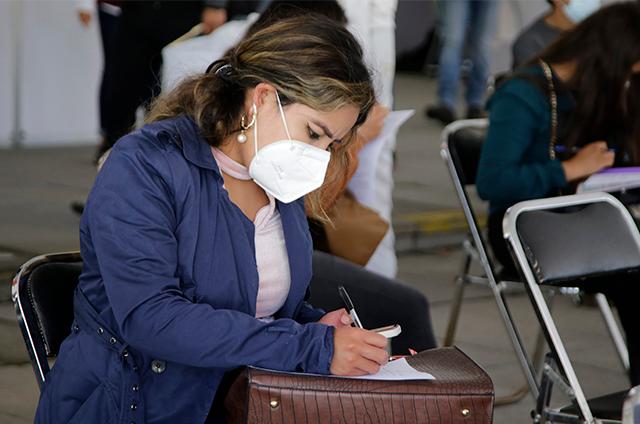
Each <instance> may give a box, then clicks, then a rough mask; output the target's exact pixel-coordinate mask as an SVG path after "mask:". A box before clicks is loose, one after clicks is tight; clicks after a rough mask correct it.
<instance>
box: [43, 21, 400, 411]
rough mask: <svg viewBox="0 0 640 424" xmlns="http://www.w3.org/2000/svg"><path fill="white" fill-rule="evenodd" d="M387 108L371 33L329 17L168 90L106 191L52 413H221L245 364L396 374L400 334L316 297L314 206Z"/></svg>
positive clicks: (92, 229) (120, 153)
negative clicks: (233, 377)
mask: <svg viewBox="0 0 640 424" xmlns="http://www.w3.org/2000/svg"><path fill="white" fill-rule="evenodd" d="M374 102H375V96H374V90H373V84H372V81H371V77H370V74H369V70H368V69H367V67H366V66H365V64H364V61H363V57H362V49H361V48H360V46H359V45H358V43H357V41H356V40H355V39H354V38H353V36H352V35H351V34H350V33H349V32H348V31H346V30H345V29H344V28H343V27H342V26H341V25H338V24H336V23H334V22H333V21H331V20H329V19H327V18H324V17H322V16H319V15H313V14H308V15H306V16H304V17H301V18H292V19H288V20H284V21H281V22H278V23H276V24H273V25H271V26H269V27H267V28H265V29H263V30H261V31H258V32H257V33H255V34H253V35H252V36H250V37H249V38H247V39H245V40H243V41H242V42H241V43H240V44H239V45H238V46H237V47H235V48H234V49H233V50H231V51H230V52H229V53H228V54H226V55H225V57H223V58H222V59H221V60H220V61H217V62H215V63H213V64H212V66H211V69H210V71H209V72H206V73H204V74H200V75H197V76H195V77H193V78H190V79H187V80H185V81H184V82H183V83H181V84H180V85H179V86H178V87H177V88H176V89H175V90H173V91H172V92H170V93H168V94H167V95H166V96H164V97H161V98H160V99H158V100H157V102H156V103H155V104H154V105H153V106H152V109H151V112H150V114H149V117H148V118H147V122H148V123H147V124H146V125H145V126H143V127H142V128H141V129H140V130H138V131H135V132H133V133H131V134H129V135H127V136H125V137H124V138H123V139H122V140H121V141H120V142H118V143H117V144H116V146H115V147H114V148H113V151H112V153H111V155H110V156H109V158H108V159H107V160H106V162H105V164H104V166H103V168H102V170H101V171H100V173H99V174H98V177H97V178H96V182H95V185H94V187H93V189H92V191H91V194H90V195H89V198H88V201H87V206H86V210H85V211H84V213H83V216H82V221H81V224H80V244H81V252H82V257H83V261H84V264H83V272H82V275H81V276H80V280H79V283H78V287H77V290H76V293H75V298H74V314H75V317H74V318H75V319H74V323H73V331H72V332H71V334H70V335H69V336H68V337H67V338H66V340H65V341H64V342H63V343H62V346H61V348H60V354H59V355H58V358H57V360H56V363H55V365H54V366H53V368H52V370H51V373H50V374H49V375H48V378H47V384H46V385H45V387H44V389H43V391H42V394H41V398H40V403H39V405H38V410H37V413H36V422H37V423H66V422H78V423H94V422H119V421H125V420H126V422H130V421H131V422H167V423H168V422H172V423H174V422H175V423H203V422H205V420H206V417H207V414H208V413H209V412H210V407H211V404H212V402H213V399H214V395H215V393H216V391H217V388H218V385H219V384H220V381H221V378H222V376H223V375H224V374H225V372H226V371H228V370H230V369H233V368H235V367H239V366H243V365H256V366H261V367H266V368H271V369H276V370H283V371H295V370H298V371H305V372H311V373H321V374H329V373H331V374H336V375H363V374H368V373H374V372H376V371H378V369H379V367H380V365H381V364H384V363H386V362H387V361H388V354H387V352H386V351H385V347H386V344H387V340H386V338H385V337H384V336H382V335H380V334H376V333H374V332H371V331H367V330H364V329H360V328H354V327H350V326H349V325H348V323H349V320H348V318H346V317H345V315H347V314H346V311H345V310H343V309H342V310H337V311H334V312H330V313H328V314H326V313H325V312H324V311H322V310H319V309H315V308H313V307H311V306H310V305H309V304H308V303H307V302H306V300H305V297H306V296H305V295H306V293H307V289H308V285H309V281H310V279H311V274H312V246H311V238H310V236H309V228H308V226H307V221H306V216H305V210H304V204H303V201H302V200H301V198H302V197H303V196H305V195H309V196H317V195H318V191H317V190H316V191H314V190H315V189H317V188H319V187H321V186H322V182H323V180H324V177H325V174H327V173H328V174H331V173H333V172H336V170H335V169H334V167H335V164H336V163H338V164H339V163H341V162H340V161H331V160H330V159H331V157H337V156H340V155H344V154H345V149H346V148H347V147H348V142H349V140H350V138H349V137H348V136H349V134H350V133H351V132H353V131H355V130H356V129H357V127H358V126H359V125H360V124H361V123H362V122H363V121H364V120H365V119H366V117H367V114H368V113H369V110H370V109H371V107H372V105H373V104H374ZM312 191H313V193H311V192H312ZM308 193H311V194H308ZM316 212H317V211H316ZM214 409H215V408H214ZM212 413H214V414H215V410H214V411H213V412H212Z"/></svg>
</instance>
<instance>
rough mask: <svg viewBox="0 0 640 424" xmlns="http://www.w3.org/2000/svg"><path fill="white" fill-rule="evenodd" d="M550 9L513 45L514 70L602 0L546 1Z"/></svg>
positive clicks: (588, 13) (520, 35)
mask: <svg viewBox="0 0 640 424" xmlns="http://www.w3.org/2000/svg"><path fill="white" fill-rule="evenodd" d="M547 2H548V3H549V5H551V10H550V11H549V12H547V13H546V14H545V15H544V16H542V17H540V18H539V19H537V20H536V21H535V22H534V23H533V24H531V25H530V26H529V27H527V28H526V29H525V30H524V31H522V32H521V33H520V34H519V35H518V36H517V38H516V41H515V42H514V43H513V46H512V48H511V50H512V53H513V66H512V68H513V69H516V68H517V67H519V66H520V65H522V64H523V63H525V62H526V61H527V60H529V59H531V58H532V57H534V56H536V55H538V54H539V53H540V52H541V51H542V50H544V49H545V48H546V47H547V46H549V45H550V44H551V43H552V42H553V41H555V40H556V39H557V38H558V37H559V36H560V35H561V34H562V33H563V32H565V31H567V30H570V29H572V28H574V27H575V26H576V25H577V24H578V23H579V22H580V21H582V20H583V19H585V18H586V17H587V16H589V15H591V14H592V13H593V12H595V11H596V10H598V9H599V8H600V6H601V0H547Z"/></svg>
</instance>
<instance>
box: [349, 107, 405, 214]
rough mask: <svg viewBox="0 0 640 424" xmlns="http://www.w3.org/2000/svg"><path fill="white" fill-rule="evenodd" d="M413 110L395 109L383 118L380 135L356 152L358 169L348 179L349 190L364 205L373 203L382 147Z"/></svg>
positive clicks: (369, 205)
mask: <svg viewBox="0 0 640 424" xmlns="http://www.w3.org/2000/svg"><path fill="white" fill-rule="evenodd" d="M414 113H415V110H412V109H411V110H395V111H392V112H390V113H389V114H388V115H387V117H386V118H385V119H384V125H383V127H382V131H381V132H380V135H379V136H378V137H376V138H375V139H373V140H371V141H370V142H368V143H367V144H365V146H364V147H363V148H362V150H360V152H359V153H358V160H359V164H358V169H357V170H356V173H355V174H354V175H353V177H352V178H351V180H350V181H349V185H348V187H349V190H350V191H351V192H352V193H353V195H354V197H355V198H356V200H357V201H358V202H360V203H362V204H363V205H365V206H368V207H372V205H374V204H375V201H376V199H375V193H376V190H375V181H376V167H377V166H378V163H379V162H380V154H381V153H382V150H383V149H384V147H385V146H386V145H387V144H388V143H389V142H390V141H391V139H393V138H395V136H396V133H397V132H398V129H399V128H400V127H401V126H402V124H404V123H405V122H406V121H407V119H409V118H411V116H413V114H414Z"/></svg>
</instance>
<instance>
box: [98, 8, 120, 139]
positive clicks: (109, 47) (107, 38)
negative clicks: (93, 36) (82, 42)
mask: <svg viewBox="0 0 640 424" xmlns="http://www.w3.org/2000/svg"><path fill="white" fill-rule="evenodd" d="M98 19H99V21H100V39H101V40H102V53H103V58H104V65H103V67H102V79H101V80H100V99H99V102H100V103H99V105H100V130H101V131H102V132H103V133H104V132H105V127H106V123H107V121H108V120H109V119H108V118H107V113H108V112H109V109H108V107H107V97H108V95H109V93H111V91H112V90H111V89H110V88H109V84H111V80H110V78H109V74H108V72H109V70H110V69H111V66H109V64H110V63H112V62H113V59H114V58H115V57H116V55H115V34H116V30H117V25H118V20H119V16H115V15H112V14H110V13H107V12H105V11H103V10H100V8H98Z"/></svg>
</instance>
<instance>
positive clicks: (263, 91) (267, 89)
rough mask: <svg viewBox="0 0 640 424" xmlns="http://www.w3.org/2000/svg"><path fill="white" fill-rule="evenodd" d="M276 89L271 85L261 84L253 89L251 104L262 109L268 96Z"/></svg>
mask: <svg viewBox="0 0 640 424" xmlns="http://www.w3.org/2000/svg"><path fill="white" fill-rule="evenodd" d="M275 91H276V89H275V88H274V87H273V85H271V84H267V83H265V82H261V83H259V84H258V85H256V86H255V88H254V89H253V103H254V104H255V105H256V106H257V107H258V108H260V107H262V106H263V105H264V104H265V102H266V101H267V99H268V98H269V97H270V96H273V95H274V93H275Z"/></svg>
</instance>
